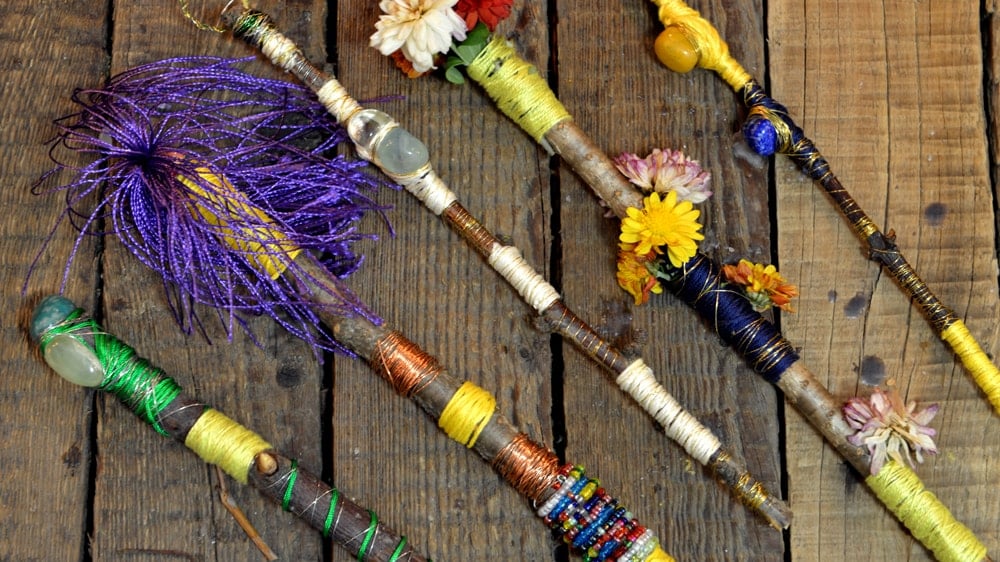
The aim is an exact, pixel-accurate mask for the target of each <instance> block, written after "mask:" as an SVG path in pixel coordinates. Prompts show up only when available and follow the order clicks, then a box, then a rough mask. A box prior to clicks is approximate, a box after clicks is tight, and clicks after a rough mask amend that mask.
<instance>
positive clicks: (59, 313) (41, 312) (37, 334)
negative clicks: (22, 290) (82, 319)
mask: <svg viewBox="0 0 1000 562" xmlns="http://www.w3.org/2000/svg"><path fill="white" fill-rule="evenodd" d="M76 308H77V306H76V305H75V304H73V301H71V300H69V299H67V298H66V297H64V296H62V295H49V296H47V297H45V298H44V299H42V300H41V301H40V302H39V303H38V305H36V306H35V312H34V313H33V314H32V315H31V328H30V329H31V339H33V340H35V341H36V342H37V341H39V340H41V338H42V334H44V333H45V332H47V331H49V330H51V329H52V328H53V327H54V326H56V325H58V324H59V323H61V322H62V321H64V320H66V318H67V317H69V315H70V314H71V313H72V312H73V311H74V310H76Z"/></svg>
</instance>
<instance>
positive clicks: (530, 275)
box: [489, 244, 559, 313]
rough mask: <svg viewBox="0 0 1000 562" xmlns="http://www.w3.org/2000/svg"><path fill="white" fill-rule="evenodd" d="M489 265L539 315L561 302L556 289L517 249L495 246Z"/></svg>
mask: <svg viewBox="0 0 1000 562" xmlns="http://www.w3.org/2000/svg"><path fill="white" fill-rule="evenodd" d="M489 263H490V266H492V267H493V269H495V270H496V271H497V273H499V274H500V275H503V277H504V279H506V280H507V281H508V282H510V284H511V285H513V287H514V289H516V290H517V292H518V293H519V294H520V295H521V297H523V298H524V300H525V301H527V303H528V304H529V305H531V307H532V308H534V309H535V310H536V311H537V312H538V313H542V312H545V309H547V308H548V307H550V306H552V304H553V303H555V302H556V301H557V300H559V293H557V292H556V290H555V288H554V287H553V286H552V285H549V283H548V281H546V280H545V278H544V277H542V276H541V275H539V274H538V272H537V271H535V269H534V268H533V267H531V266H530V265H528V262H526V261H524V258H522V257H521V252H519V251H518V250H517V248H515V247H513V246H501V245H500V244H497V245H495V246H493V251H491V252H490V257H489Z"/></svg>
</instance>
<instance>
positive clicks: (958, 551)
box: [865, 460, 987, 562]
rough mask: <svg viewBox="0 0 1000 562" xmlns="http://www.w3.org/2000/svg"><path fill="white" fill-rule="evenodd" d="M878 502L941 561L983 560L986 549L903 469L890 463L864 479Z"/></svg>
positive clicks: (909, 472) (915, 476)
mask: <svg viewBox="0 0 1000 562" xmlns="http://www.w3.org/2000/svg"><path fill="white" fill-rule="evenodd" d="M865 482H867V483H868V486H869V487H871V489H872V490H873V491H874V492H875V495H877V496H878V499H880V500H882V503H883V504H885V506H886V507H888V508H889V511H892V513H893V514H895V515H896V517H897V518H898V519H899V520H900V521H902V522H903V524H904V525H906V527H907V528H908V529H909V530H910V532H911V533H912V534H913V536H914V537H916V539H917V540H919V541H920V542H921V543H923V545H924V546H926V547H927V548H928V549H929V550H930V551H931V552H933V553H934V556H935V557H936V558H937V559H938V560H940V561H941V562H950V561H955V562H970V561H974V560H983V559H985V558H986V552H987V551H986V547H985V546H984V545H983V544H982V543H981V542H979V539H978V538H976V535H975V534H973V533H972V531H971V530H969V528H968V527H966V526H965V525H963V524H961V523H959V522H958V521H956V520H955V518H954V517H952V515H951V513H950V512H949V511H948V508H947V507H945V506H944V504H942V503H941V501H940V500H938V499H937V497H936V496H934V494H932V493H931V492H930V491H928V490H927V489H926V488H924V484H923V482H921V481H920V478H919V477H917V475H916V474H914V473H913V471H912V470H910V469H909V468H908V467H907V466H905V465H902V464H900V463H898V462H896V461H893V460H890V461H889V462H887V463H885V465H884V466H883V467H882V470H880V471H879V473H878V475H876V476H869V477H867V478H866V479H865Z"/></svg>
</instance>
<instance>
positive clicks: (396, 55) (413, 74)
mask: <svg viewBox="0 0 1000 562" xmlns="http://www.w3.org/2000/svg"><path fill="white" fill-rule="evenodd" d="M389 56H390V57H392V60H393V62H395V63H396V68H398V69H400V70H402V71H403V74H405V75H406V77H407V78H420V77H421V76H423V75H424V74H427V73H426V72H417V69H415V68H413V63H412V62H410V61H409V59H407V58H406V55H404V54H403V51H402V50H398V51H393V52H392V54H391V55H389Z"/></svg>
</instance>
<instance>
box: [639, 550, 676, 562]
mask: <svg viewBox="0 0 1000 562" xmlns="http://www.w3.org/2000/svg"><path fill="white" fill-rule="evenodd" d="M646 562H674V557H673V556H670V555H669V554H667V553H666V552H664V551H663V549H662V548H660V547H656V550H654V551H653V553H652V554H650V555H649V556H647V557H646Z"/></svg>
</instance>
